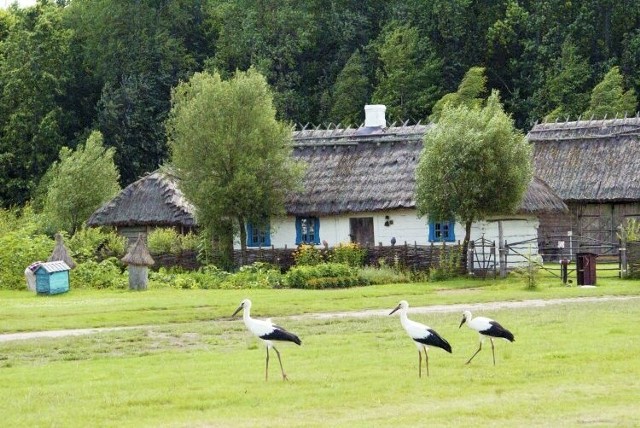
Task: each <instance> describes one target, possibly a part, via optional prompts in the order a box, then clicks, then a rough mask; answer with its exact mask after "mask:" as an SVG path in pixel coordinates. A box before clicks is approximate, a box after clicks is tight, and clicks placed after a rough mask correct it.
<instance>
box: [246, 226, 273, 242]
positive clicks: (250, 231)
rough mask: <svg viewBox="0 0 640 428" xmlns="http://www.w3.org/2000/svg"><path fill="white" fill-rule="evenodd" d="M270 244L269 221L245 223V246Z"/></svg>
mask: <svg viewBox="0 0 640 428" xmlns="http://www.w3.org/2000/svg"><path fill="white" fill-rule="evenodd" d="M269 246H271V227H270V225H269V222H267V223H265V224H262V225H254V224H252V223H247V247H269Z"/></svg>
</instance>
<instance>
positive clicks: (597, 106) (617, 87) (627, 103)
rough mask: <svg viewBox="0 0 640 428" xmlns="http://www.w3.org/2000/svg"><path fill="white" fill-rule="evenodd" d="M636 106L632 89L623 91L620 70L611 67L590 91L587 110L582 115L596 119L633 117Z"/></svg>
mask: <svg viewBox="0 0 640 428" xmlns="http://www.w3.org/2000/svg"><path fill="white" fill-rule="evenodd" d="M637 105H638V102H637V100H636V94H635V91H634V90H633V89H629V90H628V91H626V92H625V91H624V88H623V86H622V74H620V69H619V68H618V67H612V68H611V70H609V72H608V73H607V74H606V75H605V76H604V78H603V79H602V81H601V82H600V83H598V84H597V85H596V86H595V88H593V91H591V101H590V102H589V108H588V109H587V111H585V112H584V115H585V116H586V117H591V116H593V117H594V118H597V119H603V118H605V117H609V118H613V117H615V116H624V115H633V114H635V112H636V107H637Z"/></svg>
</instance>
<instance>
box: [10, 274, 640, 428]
mask: <svg viewBox="0 0 640 428" xmlns="http://www.w3.org/2000/svg"><path fill="white" fill-rule="evenodd" d="M598 284H599V286H598V287H597V288H590V289H589V288H586V289H583V288H577V287H563V286H561V284H559V280H557V279H553V278H545V279H544V280H543V281H542V282H541V284H540V286H539V288H538V289H537V290H536V291H529V290H525V289H524V288H523V286H522V284H521V283H516V282H514V281H493V280H491V281H489V280H485V281H477V280H473V281H472V280H455V281H448V282H443V283H427V284H405V285H389V286H376V287H364V288H356V289H346V290H324V291H304V290H224V291H223V290H171V289H162V290H149V291H147V292H144V293H130V292H119V291H84V290H75V289H72V291H71V292H69V293H67V294H65V295H60V296H53V297H42V296H33V295H31V294H28V293H27V292H15V291H14V292H0V304H1V305H0V307H1V308H2V309H1V310H0V326H1V327H2V329H3V332H5V333H6V332H16V331H29V330H46V329H59V328H82V327H100V326H123V325H147V326H148V327H145V328H139V329H132V330H121V331H111V332H103V333H98V334H93V335H88V336H79V337H63V338H57V339H33V340H23V341H11V342H0V379H2V382H0V414H1V415H2V426H7V427H23V426H61V427H76V426H78V427H85V426H118V427H144V426H153V427H156V426H167V427H193V426H196V427H205V426H206V427H209V426H234V427H236V426H240V427H242V426H260V427H269V426H279V427H282V426H311V427H314V426H318V427H321V426H322V427H324V426H350V427H352V426H363V427H364V426H367V427H368V426H399V425H405V424H406V425H413V426H424V425H427V424H430V425H434V426H466V427H468V426H482V425H485V426H486V425H490V426H505V427H506V426H509V427H513V426H559V425H563V426H639V425H640V409H639V408H638V405H637V397H639V396H640V363H638V355H639V354H640V341H638V329H637V320H638V319H639V317H640V301H639V300H638V299H633V300H628V301H621V300H617V301H608V300H602V301H597V302H580V303H578V302H576V303H573V302H571V303H565V304H560V305H553V306H547V307H530V308H520V309H487V310H485V311H483V312H482V315H486V316H490V317H493V318H495V319H497V320H499V321H500V322H501V323H502V324H503V325H504V326H505V327H507V328H509V329H510V330H511V331H512V332H513V333H514V334H515V336H516V341H515V342H514V343H508V342H506V341H498V342H496V360H497V365H496V366H495V367H494V366H493V364H492V360H491V348H490V345H489V342H488V341H487V342H486V343H485V346H484V347H483V350H482V351H481V352H480V353H479V354H478V355H477V356H476V358H475V359H474V360H473V362H472V363H471V364H470V365H465V364H464V362H465V361H466V360H467V359H468V358H469V357H470V356H471V355H472V354H473V352H474V351H475V350H476V349H477V346H478V339H477V334H476V333H475V332H473V331H471V330H470V329H469V328H467V327H465V326H463V327H462V328H461V329H459V328H458V325H459V323H460V318H461V314H459V313H437V314H436V313H432V314H412V313H411V310H410V312H409V316H410V318H412V319H415V320H416V321H420V322H423V323H426V324H428V325H430V326H431V327H433V328H434V329H436V330H437V331H438V332H439V333H440V334H441V335H442V336H444V337H445V338H446V339H447V340H448V341H449V342H450V343H451V345H452V347H453V354H448V353H446V352H444V351H442V350H440V349H431V350H430V352H429V355H430V371H431V376H430V377H428V378H427V377H423V378H422V379H419V378H418V369H417V351H416V348H415V346H414V345H413V344H412V343H411V341H410V339H409V338H408V337H407V336H406V334H405V333H404V331H403V330H402V328H401V326H400V321H399V319H398V316H397V314H394V315H393V316H374V317H368V318H331V319H320V318H314V317H310V318H304V317H296V318H285V316H286V315H294V314H304V313H312V312H331V311H347V310H360V309H388V310H389V311H390V310H391V309H393V307H395V305H396V304H397V302H398V300H400V299H407V300H408V301H409V303H410V304H411V305H412V306H414V307H415V306H426V305H431V304H452V303H463V304H464V303H478V302H492V301H501V300H514V301H516V300H526V299H550V298H558V297H578V296H585V295H596V296H607V295H640V282H638V281H620V280H616V279H614V278H612V279H606V280H602V281H600V280H599V282H598ZM244 297H250V298H252V299H253V303H254V306H253V315H254V316H256V317H267V316H271V317H273V318H274V321H275V322H279V323H281V324H282V325H284V327H286V328H288V329H289V330H291V331H293V332H295V333H297V334H298V335H299V336H300V337H301V339H302V341H303V344H302V346H301V347H297V346H295V345H290V344H283V345H281V346H280V347H279V349H280V351H281V353H282V358H283V363H284V367H285V370H286V371H287V373H288V375H289V378H290V381H288V382H283V381H282V380H281V379H280V376H279V368H278V364H277V357H276V356H275V355H272V359H271V362H270V363H271V370H270V379H269V381H268V382H265V380H264V357H265V352H264V348H263V347H262V346H261V345H260V344H258V343H257V341H256V340H255V339H254V338H252V337H251V336H250V335H249V333H248V332H246V330H245V328H244V325H243V323H242V320H241V318H240V317H238V318H236V319H230V315H231V313H232V312H233V311H234V310H235V308H236V307H237V305H238V303H239V302H240V300H241V299H242V298H244ZM487 308H489V306H488V307H487ZM478 315H480V313H478Z"/></svg>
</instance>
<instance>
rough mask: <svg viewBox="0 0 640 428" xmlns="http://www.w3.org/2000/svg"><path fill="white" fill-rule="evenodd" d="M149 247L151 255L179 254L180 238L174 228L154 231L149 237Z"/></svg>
mask: <svg viewBox="0 0 640 428" xmlns="http://www.w3.org/2000/svg"><path fill="white" fill-rule="evenodd" d="M147 246H148V248H149V252H150V253H151V254H179V253H180V238H179V237H178V232H176V231H175V229H172V228H157V229H153V230H152V231H151V232H150V233H149V235H147Z"/></svg>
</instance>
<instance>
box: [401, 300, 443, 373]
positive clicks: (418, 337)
mask: <svg viewBox="0 0 640 428" xmlns="http://www.w3.org/2000/svg"><path fill="white" fill-rule="evenodd" d="M408 309H409V303H407V301H406V300H401V301H400V303H398V306H396V308H395V309H394V310H392V311H391V313H390V314H389V315H392V314H393V313H394V312H395V311H397V310H400V323H401V324H402V327H404V329H405V331H406V332H407V334H408V335H409V337H410V338H411V339H412V340H413V343H415V345H416V347H417V348H418V377H422V350H423V349H424V360H425V363H426V366H427V376H429V355H428V354H427V346H435V347H437V348H442V349H444V350H445V351H447V352H448V353H451V345H449V342H447V341H446V340H444V338H443V337H442V336H440V335H439V334H438V333H436V331H435V330H433V329H432V328H431V327H429V326H426V325H424V324H420V323H419V322H415V321H411V320H410V319H409V318H408V317H407V310H408Z"/></svg>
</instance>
